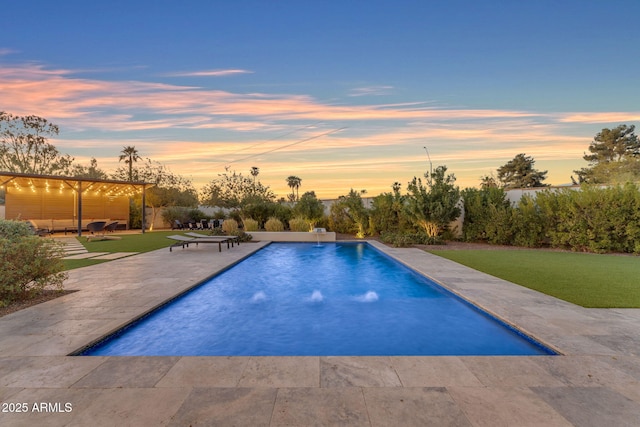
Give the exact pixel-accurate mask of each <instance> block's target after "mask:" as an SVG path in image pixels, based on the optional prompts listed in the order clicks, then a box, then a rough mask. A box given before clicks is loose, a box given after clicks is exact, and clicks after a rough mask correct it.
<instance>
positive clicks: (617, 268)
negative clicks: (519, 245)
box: [430, 250, 640, 308]
mask: <svg viewBox="0 0 640 427" xmlns="http://www.w3.org/2000/svg"><path fill="white" fill-rule="evenodd" d="M430 253H432V254H434V255H438V256H441V257H444V258H447V259H450V260H452V261H455V262H458V263H460V264H463V265H466V266H468V267H471V268H473V269H475V270H479V271H482V272H485V273H488V274H491V275H493V276H496V277H500V278H502V279H505V280H508V281H510V282H513V283H517V284H519V285H522V286H525V287H527V288H530V289H535V290H537V291H540V292H543V293H545V294H547V295H551V296H554V297H556V298H560V299H563V300H565V301H569V302H572V303H574V304H578V305H581V306H583V307H598V308H614V307H615V308H640V257H634V256H618V255H596V254H582V253H570V252H550V251H536V250H435V251H430Z"/></svg>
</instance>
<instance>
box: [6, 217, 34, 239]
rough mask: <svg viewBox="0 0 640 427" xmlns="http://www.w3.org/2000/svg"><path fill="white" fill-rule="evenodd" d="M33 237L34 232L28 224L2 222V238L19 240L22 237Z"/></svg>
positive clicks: (10, 221) (9, 221)
mask: <svg viewBox="0 0 640 427" xmlns="http://www.w3.org/2000/svg"><path fill="white" fill-rule="evenodd" d="M27 236H33V230H32V229H31V226H30V225H29V223H27V222H23V221H13V220H0V238H3V239H9V240H12V241H14V240H18V239H20V238H21V237H27Z"/></svg>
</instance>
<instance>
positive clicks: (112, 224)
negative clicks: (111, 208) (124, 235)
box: [104, 221, 118, 233]
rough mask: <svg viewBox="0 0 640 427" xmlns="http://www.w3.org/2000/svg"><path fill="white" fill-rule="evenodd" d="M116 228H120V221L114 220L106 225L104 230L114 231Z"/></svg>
mask: <svg viewBox="0 0 640 427" xmlns="http://www.w3.org/2000/svg"><path fill="white" fill-rule="evenodd" d="M116 228H118V221H113V222H110V223H109V224H107V225H105V226H104V231H108V232H109V233H113V232H114V231H116Z"/></svg>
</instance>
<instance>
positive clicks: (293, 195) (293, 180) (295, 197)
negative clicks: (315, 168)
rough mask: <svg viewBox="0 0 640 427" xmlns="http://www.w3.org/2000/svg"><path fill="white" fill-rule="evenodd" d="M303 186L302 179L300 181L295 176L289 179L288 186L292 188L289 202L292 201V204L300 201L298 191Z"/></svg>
mask: <svg viewBox="0 0 640 427" xmlns="http://www.w3.org/2000/svg"><path fill="white" fill-rule="evenodd" d="M301 184H302V179H300V178H299V177H297V176H295V175H291V176H289V177H287V185H288V186H289V188H291V197H290V198H289V200H291V201H292V202H294V201H297V200H299V197H298V189H299V188H300V185H301ZM294 190H295V192H294Z"/></svg>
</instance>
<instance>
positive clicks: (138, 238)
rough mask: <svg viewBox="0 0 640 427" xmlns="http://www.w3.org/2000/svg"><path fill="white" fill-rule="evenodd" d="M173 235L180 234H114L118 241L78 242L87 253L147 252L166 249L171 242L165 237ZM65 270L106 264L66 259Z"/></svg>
mask: <svg viewBox="0 0 640 427" xmlns="http://www.w3.org/2000/svg"><path fill="white" fill-rule="evenodd" d="M173 234H181V233H179V232H176V231H153V232H147V233H145V234H142V233H140V234H118V233H116V234H114V236H116V237H120V238H121V239H119V240H100V241H93V242H87V238H86V237H80V238H79V241H80V243H82V244H83V245H84V247H85V248H87V250H88V251H89V252H149V251H154V250H156V249H161V248H166V247H168V246H169V245H171V244H172V243H175V242H174V241H173V240H170V239H167V238H166V237H165V236H170V235H173ZM63 262H64V266H65V270H72V269H74V268H80V267H86V266H88V265H94V264H100V263H103V262H108V261H104V260H92V259H66V260H64V261H63Z"/></svg>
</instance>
